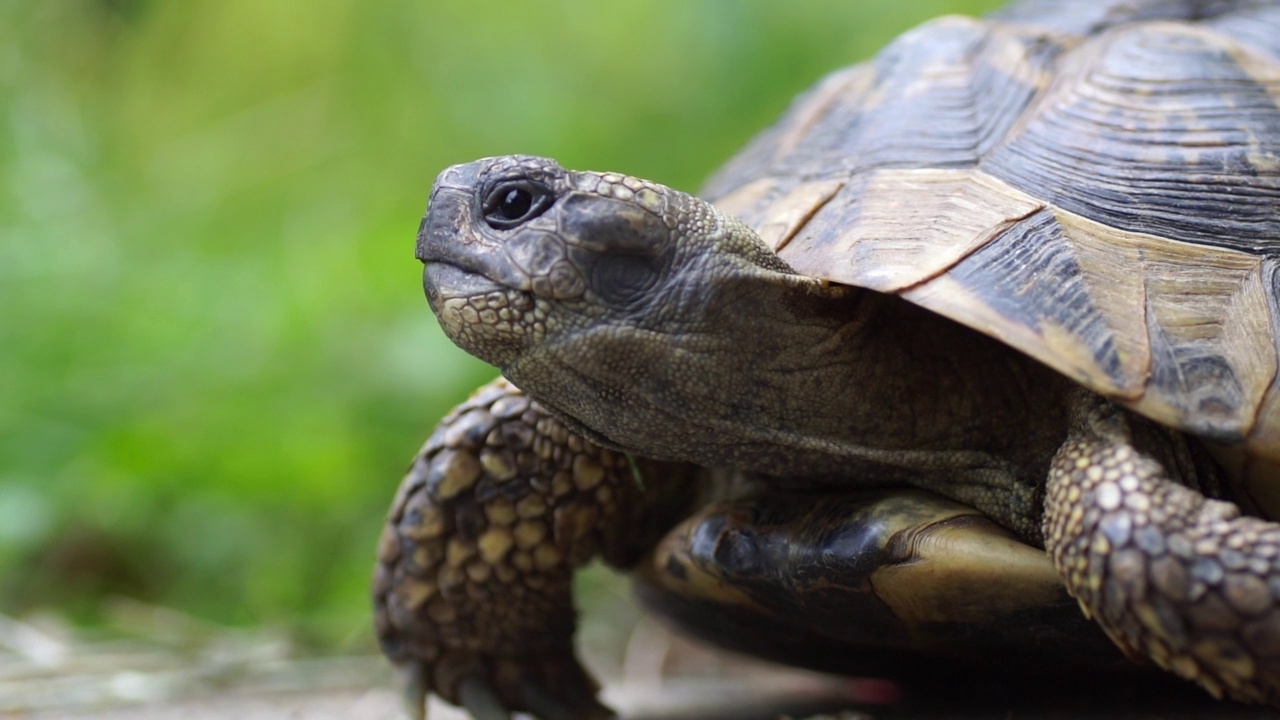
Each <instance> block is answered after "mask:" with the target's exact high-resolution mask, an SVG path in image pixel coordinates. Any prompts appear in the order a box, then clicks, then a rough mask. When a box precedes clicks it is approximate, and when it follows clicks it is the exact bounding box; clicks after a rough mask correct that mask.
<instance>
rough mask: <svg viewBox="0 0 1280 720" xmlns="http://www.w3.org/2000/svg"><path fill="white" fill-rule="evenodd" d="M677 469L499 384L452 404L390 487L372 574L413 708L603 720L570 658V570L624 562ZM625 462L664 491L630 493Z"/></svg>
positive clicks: (501, 719)
mask: <svg viewBox="0 0 1280 720" xmlns="http://www.w3.org/2000/svg"><path fill="white" fill-rule="evenodd" d="M691 471H692V468H689V467H687V466H681V465H677V464H662V465H659V464H657V463H649V462H645V461H637V464H636V465H634V466H633V465H632V463H630V462H629V461H628V459H627V458H626V457H625V456H623V455H621V454H619V453H615V452H612V451H610V450H606V449H603V448H601V447H599V446H597V445H595V444H593V443H590V442H586V441H584V440H582V439H581V438H580V437H578V436H577V435H575V434H573V433H571V432H569V431H568V430H567V429H566V428H565V427H564V425H562V424H561V423H560V422H559V421H557V420H555V419H554V418H553V417H551V416H550V415H548V414H547V413H546V411H545V410H543V409H542V408H541V407H539V406H538V405H537V404H535V403H532V402H530V401H529V400H528V399H527V398H525V397H524V396H523V395H521V394H520V392H519V390H517V389H516V388H515V387H513V386H511V385H510V384H508V383H507V382H506V381H504V380H498V381H495V382H493V383H490V384H489V385H486V386H485V387H483V388H481V389H480V390H479V391H477V392H476V393H475V394H474V395H473V396H472V397H471V398H470V399H469V400H468V401H467V402H465V403H463V404H462V405H459V406H458V407H457V408H456V409H455V410H454V411H453V413H451V414H450V415H449V416H448V417H446V418H445V419H444V421H443V422H441V424H440V426H439V427H438V428H437V429H436V431H435V432H434V433H433V434H432V436H431V438H430V439H429V440H428V441H427V443H426V445H425V446H424V447H423V449H422V451H421V452H420V453H419V454H418V456H417V457H416V458H415V459H414V462H413V464H412V466H411V467H410V469H409V472H408V474H407V475H406V477H405V479H404V481H403V482H402V483H401V486H400V490H399V493H398V494H397V496H396V498H395V501H394V502H393V503H392V506H391V510H390V512H389V513H388V517H387V524H386V527H385V529H384V530H383V534H382V539H381V541H380V543H379V548H378V564H377V566H376V569H375V572H374V585H373V596H374V606H375V622H376V627H377V633H378V638H379V641H380V642H381V644H382V648H383V651H384V652H385V653H386V654H387V656H388V657H390V658H391V659H392V660H394V661H396V662H397V663H398V664H401V665H402V666H404V668H405V669H406V670H407V672H408V675H409V677H408V693H407V694H408V697H407V702H408V707H409V711H410V712H411V713H412V714H413V716H415V717H422V713H423V707H424V704H423V703H424V701H425V697H426V695H427V694H428V693H435V694H438V695H439V696H440V697H442V698H444V699H445V700H447V701H449V702H452V703H455V704H458V705H463V706H464V707H466V708H467V709H468V711H469V712H471V713H472V715H474V716H475V717H476V718H479V719H480V720H495V719H497V720H506V718H508V717H509V713H510V712H512V711H528V712H531V713H533V714H534V715H536V716H537V717H539V718H544V719H546V720H553V719H556V718H564V719H575V720H577V719H581V720H591V719H592V718H607V717H612V713H611V712H610V711H609V710H608V709H607V708H605V707H604V706H603V705H601V704H600V703H599V702H598V701H597V700H596V685H595V683H594V681H593V680H592V679H591V678H590V676H589V675H588V674H587V673H586V672H585V671H584V670H583V669H582V667H581V665H580V664H579V663H578V660H577V658H576V656H575V655H574V650H573V634H574V631H575V629H576V624H577V617H576V613H575V611H574V606H573V598H572V588H571V578H572V574H573V571H574V570H575V569H576V568H578V567H580V566H582V565H583V564H585V563H586V562H588V561H589V560H591V559H592V558H594V557H596V556H597V555H603V557H604V558H605V560H606V561H607V562H610V563H611V564H614V565H617V566H623V567H625V566H629V565H631V564H634V562H635V561H636V559H637V555H638V554H639V552H638V550H639V549H640V548H645V547H648V546H650V545H652V544H653V543H654V541H655V540H656V538H657V537H658V536H660V535H661V533H662V532H664V531H665V529H666V528H667V527H669V526H670V524H671V522H673V521H667V522H664V521H663V520H662V518H657V517H654V516H653V515H652V514H651V513H652V512H653V510H654V508H655V507H663V508H670V509H671V510H673V511H675V512H680V511H681V508H682V504H681V502H680V498H679V494H680V493H681V492H685V491H687V490H688V489H691V488H692V487H693V486H694V483H692V482H690V481H688V479H687V478H684V477H682V473H684V472H691ZM636 473H643V478H644V482H645V490H644V491H645V492H646V493H650V494H652V493H659V492H663V491H664V490H665V489H667V488H668V487H670V488H671V492H672V493H673V495H672V496H671V497H669V498H666V499H667V500H668V502H665V503H662V504H660V505H651V504H647V503H644V502H640V501H639V500H638V496H639V495H640V493H641V492H642V491H641V488H640V485H639V483H637V481H636V477H635V475H636ZM664 497H665V496H664Z"/></svg>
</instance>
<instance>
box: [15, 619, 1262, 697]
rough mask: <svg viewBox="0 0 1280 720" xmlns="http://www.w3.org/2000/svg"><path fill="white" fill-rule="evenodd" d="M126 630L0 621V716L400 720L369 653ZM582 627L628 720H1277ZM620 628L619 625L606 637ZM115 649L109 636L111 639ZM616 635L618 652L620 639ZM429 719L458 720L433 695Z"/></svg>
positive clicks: (158, 627)
mask: <svg viewBox="0 0 1280 720" xmlns="http://www.w3.org/2000/svg"><path fill="white" fill-rule="evenodd" d="M119 616H120V623H119V624H121V625H124V626H125V627H126V628H131V629H132V632H130V633H116V634H114V635H113V636H112V637H110V638H100V637H86V636H85V634H84V633H83V632H73V631H71V630H69V629H67V628H66V627H64V626H60V625H58V624H57V623H53V622H43V621H30V620H27V621H23V622H18V621H15V620H13V619H9V618H5V617H4V616H0V718H5V719H13V720H50V719H53V718H58V719H59V720H160V719H162V718H163V719H164V720H169V719H170V718H184V719H189V720H259V719H260V718H261V719H263V720H266V719H268V718H270V719H272V720H275V719H280V718H283V719H287V720H288V719H295V718H296V719H307V720H311V719H317V720H398V719H399V718H402V717H404V715H403V714H402V711H401V706H400V697H399V694H398V691H397V689H396V688H397V679H396V678H395V676H394V673H393V671H392V670H391V669H390V667H389V666H388V665H387V663H386V662H385V661H384V660H383V659H382V658H381V657H377V656H374V655H348V656H340V657H298V656H297V652H296V650H295V649H294V648H293V647H292V646H291V645H290V643H289V642H287V641H286V640H285V639H283V638H282V637H279V636H272V635H271V634H270V633H263V632H261V631H255V632H253V633H246V632H244V631H237V630H231V629H227V628H215V627H210V626H207V625H204V624H202V623H199V622H198V621H195V620H192V619H190V618H186V617H184V616H180V615H177V614H174V613H172V612H169V611H165V610H162V609H158V608H149V607H145V606H138V605H135V604H130V603H124V604H123V605H122V607H121V608H120V613H119ZM628 622H629V623H631V624H630V625H629V626H627V625H626V624H625V623H624V624H622V625H619V624H618V623H613V624H611V626H610V628H611V632H603V631H602V630H601V629H600V628H597V629H596V630H593V631H589V632H584V636H585V638H584V646H585V647H584V653H585V654H586V655H587V662H588V663H589V664H590V665H591V666H592V667H594V668H596V669H597V670H600V671H601V674H602V675H603V676H604V677H605V678H606V683H605V691H604V699H605V700H606V702H608V703H609V704H610V705H611V706H613V707H615V708H617V709H619V710H620V711H621V714H622V717H623V718H625V719H626V720H695V719H696V720H778V719H779V718H794V719H795V720H800V719H801V718H806V719H808V720H877V719H881V718H883V719H884V720H891V719H895V718H936V717H947V718H974V719H990V720H1014V719H1017V718H1062V719H1063V720H1067V719H1071V718H1086V717H1087V718H1094V717H1101V718H1113V719H1116V720H1119V719H1121V718H1126V719H1127V718H1134V719H1136V718H1191V717H1206V718H1210V717H1213V718H1238V719H1241V720H1243V719H1246V718H1247V719H1250V720H1251V719H1253V718H1264V717H1274V716H1275V713H1274V711H1270V710H1260V709H1257V708H1246V707H1242V706H1237V705H1227V704H1218V703H1214V702H1212V701H1211V700H1209V699H1208V698H1207V696H1205V695H1203V693H1200V692H1199V691H1198V690H1195V689H1194V688H1189V687H1184V686H1182V685H1181V684H1178V683H1170V684H1164V685H1157V686H1153V687H1146V688H1100V687H1079V686H1072V685H1071V684H1070V679H1069V678H1063V682H1062V683H1061V685H1060V686H1058V687H1049V686H1047V685H1046V686H1037V687H1005V686H1002V685H1000V684H999V683H998V682H996V681H994V680H993V681H991V682H989V683H987V684H985V685H981V686H979V685H970V684H966V683H963V682H962V683H958V684H951V685H949V686H948V687H947V690H945V691H941V692H939V691H936V690H931V691H917V692H915V693H914V694H913V692H912V691H911V690H910V689H907V690H905V691H900V690H899V689H898V688H896V687H895V686H893V685H891V684H888V683H883V682H879V681H868V680H850V679H847V678H832V677H827V676H820V675H814V674H810V673H802V672H794V671H789V670H783V669H780V668H777V667H773V666H769V665H765V664H761V663H756V662H752V661H748V660H743V659H741V658H737V657H733V656H728V655H724V654H721V653H717V652H714V651H711V650H708V649H706V648H705V647H702V646H699V645H695V644H693V643H691V642H688V641H685V640H682V639H681V638H678V637H675V636H673V635H672V634H671V633H669V632H668V631H666V630H664V629H663V628H662V627H660V626H659V625H657V624H656V623H654V622H653V621H650V620H647V619H644V618H642V617H639V616H636V617H633V618H630V619H629V620H628ZM620 627H621V628H623V630H619V628H620ZM122 636H123V637H124V639H121V637H122ZM619 638H622V640H623V641H622V642H621V643H620V644H619ZM428 718H429V720H465V718H466V715H465V714H464V713H462V712H460V711H458V710H456V709H454V708H451V707H448V706H445V705H443V704H442V703H439V702H438V701H433V702H432V704H431V706H430V707H429V709H428Z"/></svg>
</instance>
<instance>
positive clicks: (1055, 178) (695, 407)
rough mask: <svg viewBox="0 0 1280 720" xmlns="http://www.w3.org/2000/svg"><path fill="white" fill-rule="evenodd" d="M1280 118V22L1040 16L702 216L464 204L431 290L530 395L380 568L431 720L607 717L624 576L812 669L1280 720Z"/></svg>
mask: <svg viewBox="0 0 1280 720" xmlns="http://www.w3.org/2000/svg"><path fill="white" fill-rule="evenodd" d="M1278 103H1280V4H1278V3H1275V2H1248V1H1244V0H1241V1H1239V2H1231V1H1228V0H1219V1H1217V2H1192V1H1189V0H1183V1H1171V0H1142V1H1138V2H1134V1H1132V0H1125V1H1124V2H1121V1H1119V0H1107V1H1106V2H1093V3H1066V2H1047V1H1035V0H1033V1H1030V2H1024V3H1021V4H1016V5H1014V6H1012V7H1010V8H1007V9H1005V10H1003V11H999V12H997V13H995V14H993V15H991V16H989V17H987V18H985V19H981V20H978V19H970V18H963V17H945V18H941V19H938V20H935V21H932V22H929V23H927V24H925V25H923V26H921V27H919V28H917V29H915V30H913V31H910V32H908V33H906V34H904V35H902V36H901V37H899V38H898V39H897V40H896V41H894V42H893V43H892V44H890V45H889V46H888V47H887V48H886V49H884V50H883V51H882V52H881V53H880V54H879V55H877V56H876V57H875V58H874V59H873V60H871V61H869V62H867V63H864V64H860V65H856V66H854V67H851V68H847V69H844V70H840V71H837V72H835V73H834V74H832V75H830V76H828V77H826V78H825V79H823V80H821V81H820V82H819V83H818V84H817V85H816V86H815V87H814V88H813V89H811V90H809V91H807V92H806V93H804V94H802V95H801V96H799V97H798V98H797V99H796V100H795V101H794V103H793V105H792V106H791V107H790V109H789V110H787V111H786V113H785V114H784V115H783V117H782V118H781V119H780V120H779V121H778V122H777V123H776V124H775V125H774V126H772V127H771V128H770V129H768V130H766V131H765V132H763V133H762V134H761V135H759V136H758V137H757V138H756V139H754V140H753V141H752V142H750V143H749V144H748V145H747V147H746V148H745V149H743V150H742V151H741V152H740V153H739V154H738V155H737V156H736V157H734V158H733V159H732V160H731V161H730V162H729V163H728V164H727V165H726V166H724V167H723V168H722V169H721V170H720V171H718V172H717V173H716V174H715V175H714V176H713V177H712V179H711V180H710V181H709V182H708V184H707V185H706V187H705V188H704V189H703V191H702V192H701V194H700V196H699V197H695V196H693V195H689V194H685V193H683V192H680V191H677V190H674V189H671V188H668V187H664V186H662V185H659V184H656V183H653V182H650V181H647V180H642V179H638V178H634V177H628V176H624V175H621V174H616V173H599V172H581V171H571V170H567V169H564V168H562V167H561V166H560V165H558V164H557V163H556V162H555V161H553V160H549V159H545V158H538V157H531V156H507V157H497V158H487V159H482V160H478V161H475V162H471V163H467V164H462V165H456V166H453V167H450V168H448V169H446V170H444V171H443V172H442V173H441V174H440V176H439V177H438V179H437V180H436V183H435V185H434V187H433V189H432V191H431V196H430V199H429V203H428V209H427V213H426V216H425V218H424V219H423V221H422V224H421V226H420V228H419V231H418V236H417V256H418V258H419V259H420V260H422V261H423V262H424V263H425V271H424V283H425V287H426V294H427V298H428V301H429V303H430V305H431V307H432V309H433V310H434V312H435V314H436V316H437V317H438V319H439V322H440V324H441V325H442V327H443V328H444V330H445V332H446V334H447V335H448V336H449V337H450V338H451V339H452V340H453V341H454V342H455V343H456V344H458V345H459V346H461V347H462V348H463V349H465V350H466V351H468V352H470V353H472V354H474V355H476V356H477V357H479V358H481V359H483V360H486V361H488V362H489V363H491V364H493V365H495V366H497V367H498V368H500V370H501V373H502V375H503V376H504V379H500V380H498V381H495V382H494V383H492V384H490V385H487V386H485V387H484V388H482V389H481V390H479V391H478V392H477V393H476V394H475V395H473V396H472V397H471V398H470V399H469V400H467V401H466V402H464V403H463V404H462V405H460V406H459V407H458V408H457V409H456V410H455V411H454V412H453V413H451V414H450V415H449V416H448V417H446V418H445V419H444V421H443V422H442V423H441V424H440V426H439V427H438V428H437V429H436V431H435V432H434V433H433V434H432V435H431V437H430V439H429V440H428V441H427V443H426V444H425V446H424V447H423V449H422V451H421V452H420V454H419V455H418V457H417V458H416V460H415V461H414V463H413V465H412V466H411V468H410V470H409V473H408V475H407V476H406V477H405V479H404V481H403V483H402V485H401V487H400V490H399V493H398V494H397V496H396V499H395V501H394V503H393V505H392V507H391V510H390V513H389V515H388V519H387V524H386V527H385V529H384V532H383V535H382V539H381V542H380V545H379V550H378V563H377V566H376V570H375V578H374V588H373V594H374V600H375V607H376V613H375V615H376V629H377V633H378V636H379V638H380V641H381V644H382V648H383V650H384V652H385V653H386V654H387V655H388V656H389V657H391V658H392V659H393V660H394V661H396V662H397V663H400V664H402V665H404V666H406V667H407V668H408V669H409V675H410V677H411V679H412V689H411V695H412V696H414V697H416V698H417V703H418V706H419V708H420V707H421V700H422V697H423V695H424V694H425V693H428V692H434V693H437V694H439V695H440V696H441V697H443V698H444V699H446V700H448V701H450V702H454V703H460V704H463V705H465V706H466V707H468V708H469V709H470V710H471V712H472V713H473V714H474V715H476V716H477V717H481V718H504V717H508V713H509V712H511V711H522V710H523V711H529V712H531V713H532V714H534V715H536V716H537V717H541V718H558V717H584V718H592V717H608V716H610V714H609V711H608V709H607V708H605V706H603V705H602V704H600V703H599V701H598V700H597V699H596V685H595V684H594V682H593V680H592V678H591V677H590V676H589V674H588V673H587V672H586V671H585V670H584V669H583V668H582V666H581V665H580V664H579V662H578V660H577V659H576V658H575V655H574V651H573V647H572V637H573V633H574V632H575V624H576V614H575V610H574V607H573V599H572V590H571V585H570V583H571V578H572V574H573V572H574V569H575V568H578V567H580V566H582V565H583V564H584V563H586V562H588V561H590V560H592V559H593V558H596V557H603V559H604V560H605V561H606V562H608V563H610V564H612V565H614V566H616V567H619V568H623V569H629V570H632V571H634V573H635V575H636V577H637V578H638V585H639V587H640V592H641V595H642V597H643V598H645V599H646V600H647V602H648V603H649V604H650V605H651V606H652V607H654V608H655V609H656V610H657V611H658V612H659V613H661V614H663V615H666V616H668V617H670V618H672V619H673V620H674V622H675V623H676V624H678V625H681V626H683V627H686V628H688V629H690V630H692V631H693V632H695V633H696V634H699V635H701V636H704V637H706V638H709V639H711V640H713V641H715V642H718V643H720V644H722V645H725V646H728V647H730V648H733V649H737V650H742V651H746V652H750V653H754V654H757V655H761V656H765V657H769V658H773V659H778V660H782V661H785V662H789V663H793V664H797V665H803V666H807V667H814V668H819V669H823V670H832V671H839V672H848V673H858V674H872V675H879V676H883V677H889V678H903V679H907V680H908V681H910V680H911V679H915V680H917V681H918V680H920V679H921V678H927V677H935V676H938V675H943V674H949V673H955V672H956V670H955V668H957V667H958V666H963V667H965V668H966V669H968V670H971V671H973V672H974V673H978V674H996V675H1001V676H1008V677H1015V676H1027V675H1034V674H1036V673H1051V672H1074V673H1080V674H1098V675H1101V676H1111V675H1115V676H1125V674H1126V673H1137V674H1142V673H1156V674H1161V673H1160V670H1159V669H1163V671H1168V673H1171V674H1172V675H1175V676H1179V677H1181V678H1185V679H1187V680H1190V681H1193V682H1194V683H1197V684H1199V685H1200V686H1201V687H1203V688H1204V689H1205V690H1207V691H1208V692H1209V693H1211V694H1212V695H1213V696H1215V697H1218V698H1229V699H1234V700H1238V701H1245V702H1251V703H1261V704H1270V705H1273V706H1280V524H1277V523H1276V522H1275V518H1277V517H1280V380H1278V379H1277V356H1278V354H1280V343H1278V342H1277V338H1278V337H1280V106H1278ZM1133 660H1137V661H1138V662H1137V663H1135V662H1132V661H1133Z"/></svg>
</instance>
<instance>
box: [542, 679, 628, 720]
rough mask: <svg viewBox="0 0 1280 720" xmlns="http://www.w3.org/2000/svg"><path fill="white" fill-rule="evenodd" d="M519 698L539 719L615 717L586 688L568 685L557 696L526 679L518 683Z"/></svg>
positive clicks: (576, 719) (605, 719)
mask: <svg viewBox="0 0 1280 720" xmlns="http://www.w3.org/2000/svg"><path fill="white" fill-rule="evenodd" d="M584 691H585V692H584ZM520 700H521V701H522V702H523V703H524V705H525V707H527V708H528V709H529V711H530V712H532V713H533V714H534V715H535V716H537V717H538V718H539V719H540V720H610V719H611V718H616V717H617V715H615V714H614V712H613V711H612V710H610V709H609V708H607V707H605V706H604V705H601V704H600V703H599V701H597V700H596V698H595V693H594V692H591V691H589V690H587V689H586V688H576V687H573V686H570V687H568V688H566V690H565V692H564V694H563V696H562V697H557V696H556V695H554V694H552V693H551V692H549V691H548V690H547V688H546V687H544V686H543V685H542V684H540V683H536V682H533V681H531V680H527V679H526V680H524V681H522V682H521V683H520Z"/></svg>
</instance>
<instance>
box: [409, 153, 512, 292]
mask: <svg viewBox="0 0 1280 720" xmlns="http://www.w3.org/2000/svg"><path fill="white" fill-rule="evenodd" d="M483 163H484V161H477V162H472V163H466V164H463V165H454V166H452V167H450V168H447V169H445V170H444V172H442V173H440V176H439V177H438V178H436V183H435V186H434V187H432V189H431V197H430V199H429V200H428V201H427V212H426V215H425V216H423V218H422V222H421V223H420V224H419V225H418V239H417V240H418V241H417V249H416V252H415V253H414V254H415V255H416V256H417V258H418V259H419V260H421V261H422V262H423V264H424V265H425V266H426V267H425V268H424V269H423V276H422V281H423V287H424V289H425V290H426V293H427V300H428V301H429V302H430V303H431V306H432V307H433V308H436V309H438V308H439V303H440V302H441V301H443V300H445V299H448V298H451V297H475V296H477V295H483V294H485V293H489V292H493V291H495V290H503V289H507V288H510V287H519V285H520V284H521V281H522V280H523V278H520V277H519V276H513V275H512V273H511V272H510V270H511V268H508V267H505V266H506V263H504V262H503V259H504V257H505V253H504V252H503V251H502V249H501V247H500V246H499V244H498V243H497V242H496V241H495V240H494V239H491V238H488V237H486V235H485V234H484V233H483V232H482V231H481V229H480V228H478V227H477V225H476V222H475V218H476V213H475V212H474V206H475V197H476V194H477V193H478V192H479V185H480V178H479V176H480V171H481V170H482V168H483ZM504 281H506V282H504Z"/></svg>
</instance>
